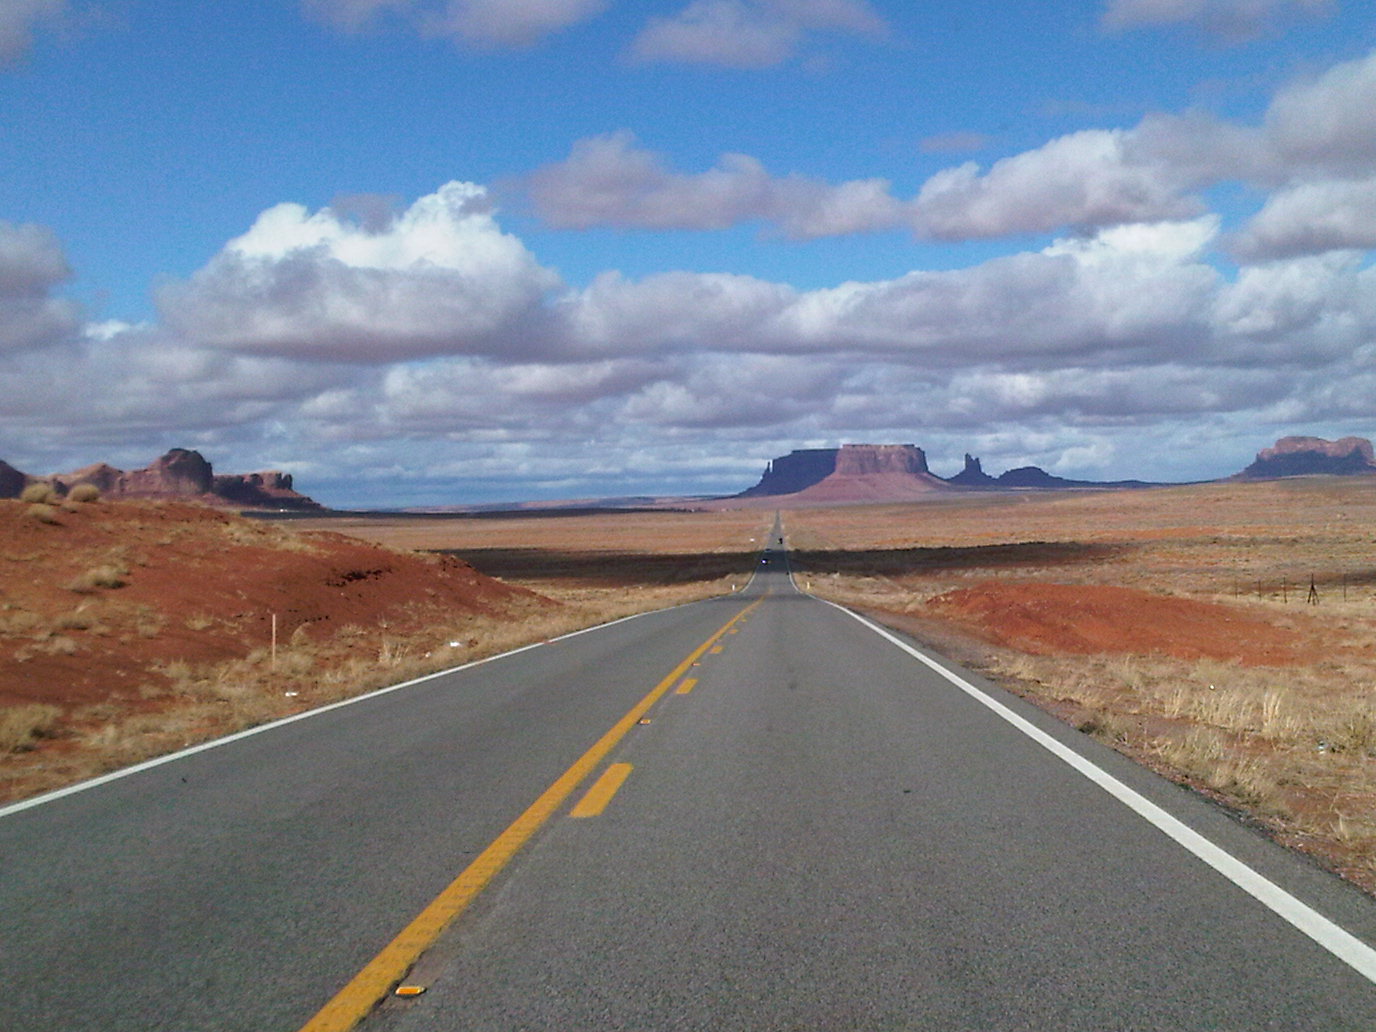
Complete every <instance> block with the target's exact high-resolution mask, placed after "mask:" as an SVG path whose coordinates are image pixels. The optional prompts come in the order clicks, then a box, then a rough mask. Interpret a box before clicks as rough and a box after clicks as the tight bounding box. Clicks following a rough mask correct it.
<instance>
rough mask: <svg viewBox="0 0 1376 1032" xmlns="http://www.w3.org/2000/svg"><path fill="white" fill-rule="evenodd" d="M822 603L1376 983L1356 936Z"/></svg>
mask: <svg viewBox="0 0 1376 1032" xmlns="http://www.w3.org/2000/svg"><path fill="white" fill-rule="evenodd" d="M813 597H816V596H813ZM818 601H821V602H826V604H827V605H829V606H832V607H833V608H835V609H839V610H841V612H843V613H845V614H846V615H847V616H851V617H854V618H855V619H856V620H859V621H860V623H862V624H864V625H865V626H866V627H868V628H869V629H870V630H872V631H874V633H875V634H878V635H879V636H880V637H881V638H885V639H887V640H888V641H890V642H892V643H893V644H894V645H897V646H898V647H899V648H900V649H902V650H903V651H904V652H906V653H908V655H910V656H912V657H913V658H914V659H916V660H918V661H919V662H920V663H924V664H926V665H927V666H929V667H931V668H932V669H933V670H935V671H936V672H937V673H938V674H940V675H941V676H942V677H944V678H945V679H946V680H948V681H950V682H951V683H952V684H953V685H955V686H956V687H957V688H959V689H960V690H961V691H963V692H965V694H967V695H969V696H970V697H971V698H973V699H974V700H975V701H976V702H979V703H980V704H981V705H983V706H987V707H988V708H989V709H991V710H992V711H993V712H994V713H996V714H997V715H998V716H1000V717H1002V718H1003V719H1004V720H1006V721H1007V722H1008V723H1010V724H1012V725H1013V726H1014V727H1015V728H1017V729H1018V730H1019V731H1021V732H1022V733H1023V734H1025V735H1027V737H1028V738H1031V739H1032V740H1033V741H1034V742H1036V743H1037V744H1038V745H1040V746H1041V747H1042V748H1044V749H1046V750H1047V751H1048V752H1050V753H1051V754H1052V755H1053V756H1055V757H1056V758H1057V759H1060V760H1062V761H1064V762H1065V763H1067V764H1069V765H1070V766H1071V767H1073V768H1074V769H1075V770H1076V771H1078V772H1079V773H1080V774H1083V775H1084V776H1085V777H1087V778H1088V779H1089V780H1090V781H1092V782H1094V783H1095V784H1096V785H1098V786H1099V787H1100V788H1102V789H1103V790H1104V791H1105V792H1107V793H1109V795H1111V796H1113V797H1114V798H1115V799H1117V800H1118V801H1119V802H1120V803H1122V804H1123V805H1124V806H1126V807H1128V808H1129V809H1130V810H1132V811H1133V812H1135V813H1136V814H1138V815H1139V816H1140V817H1143V818H1144V819H1146V820H1147V821H1148V822H1150V823H1151V824H1152V825H1153V826H1154V827H1156V828H1157V829H1158V830H1159V831H1161V832H1163V833H1164V834H1166V835H1168V836H1169V837H1170V838H1172V839H1174V840H1175V841H1176V842H1177V843H1179V844H1180V845H1182V846H1184V847H1185V848H1186V849H1187V850H1189V851H1190V852H1191V853H1193V854H1194V855H1195V856H1197V857H1198V858H1199V859H1201V860H1203V861H1204V862H1205V863H1206V864H1208V865H1209V866H1210V867H1212V868H1213V869H1214V870H1215V871H1217V872H1218V873H1219V874H1221V875H1223V876H1224V877H1225V878H1227V879H1228V880H1229V881H1231V882H1232V883H1233V884H1234V885H1237V886H1238V887H1239V888H1241V889H1242V890H1243V891H1244V892H1246V893H1247V894H1248V895H1250V896H1252V897H1253V898H1254V899H1256V900H1257V901H1258V902H1260V903H1261V904H1262V905H1264V906H1266V907H1267V908H1269V909H1270V910H1272V911H1273V912H1274V913H1276V914H1278V915H1279V916H1280V917H1282V918H1284V919H1285V920H1286V921H1288V922H1290V924H1292V925H1294V926H1295V927H1296V928H1298V929H1299V930H1300V931H1301V932H1303V933H1304V934H1305V935H1307V936H1309V938H1311V939H1313V940H1314V941H1315V942H1316V943H1318V944H1319V945H1320V946H1322V947H1323V948H1324V949H1326V950H1327V951H1328V952H1329V953H1331V954H1333V956H1335V957H1337V958H1338V959H1339V960H1341V961H1343V962H1344V963H1346V964H1348V965H1349V966H1350V967H1352V968H1353V969H1354V970H1355V971H1357V972H1358V973H1359V974H1361V975H1362V976H1363V977H1364V978H1366V979H1367V980H1368V981H1371V982H1376V950H1373V949H1372V948H1371V947H1370V946H1368V945H1367V944H1366V943H1364V942H1362V941H1361V940H1360V939H1358V938H1357V937H1356V936H1354V935H1353V934H1351V933H1350V932H1348V931H1346V930H1345V929H1343V928H1340V927H1339V926H1338V925H1336V924H1334V923H1333V922H1332V921H1330V920H1329V919H1328V918H1326V917H1324V916H1323V915H1322V914H1320V913H1319V912H1318V911H1316V910H1314V909H1313V908H1312V907H1310V906H1309V905H1308V904H1306V903H1302V902H1300V901H1299V900H1298V899H1296V898H1295V897H1294V896H1292V895H1290V893H1288V892H1286V891H1285V890H1284V889H1282V888H1281V887H1280V886H1279V885H1277V884H1276V883H1275V882H1273V881H1271V880H1269V879H1268V878H1265V877H1263V876H1262V875H1261V874H1258V873H1257V872H1256V871H1254V870H1253V869H1252V868H1250V867H1248V866H1247V865H1246V864H1244V863H1243V862H1242V861H1241V860H1239V859H1237V858H1236V857H1235V856H1233V855H1232V854H1231V853H1229V852H1227V851H1226V850H1224V849H1223V848H1222V847H1220V846H1218V845H1215V844H1214V843H1213V842H1212V841H1210V840H1209V839H1207V838H1205V837H1204V836H1203V835H1201V834H1199V832H1197V831H1195V830H1194V829H1193V828H1190V827H1189V826H1187V825H1186V824H1184V823H1183V822H1182V821H1180V820H1179V819H1178V818H1176V817H1173V816H1171V815H1170V814H1169V813H1167V812H1166V811H1165V810H1163V809H1162V808H1161V807H1159V806H1157V805H1156V804H1155V803H1153V802H1151V801H1150V800H1149V799H1147V798H1145V797H1144V796H1142V795H1141V794H1140V793H1138V792H1136V791H1134V790H1133V789H1131V788H1129V787H1128V786H1127V785H1125V784H1123V783H1122V782H1121V781H1119V780H1118V779H1117V778H1115V777H1113V775H1111V774H1109V773H1108V772H1107V771H1105V770H1103V769H1102V768H1101V767H1099V766H1097V765H1096V764H1094V763H1093V762H1091V761H1090V760H1088V759H1086V758H1085V757H1083V756H1081V755H1080V754H1079V753H1078V752H1076V751H1075V750H1074V749H1071V748H1070V747H1069V746H1067V745H1064V744H1062V743H1061V742H1058V741H1057V740H1056V739H1054V738H1052V737H1051V736H1050V735H1048V734H1047V733H1046V732H1045V731H1043V730H1042V729H1041V728H1039V727H1037V726H1036V725H1035V724H1032V723H1030V722H1029V721H1027V720H1026V719H1025V718H1023V717H1021V716H1019V715H1018V714H1016V713H1014V712H1013V711H1012V710H1011V709H1009V708H1008V707H1007V706H1005V705H1004V704H1003V703H1001V702H999V701H998V700H996V699H994V698H992V697H991V696H989V695H987V694H986V693H985V692H983V691H981V690H980V689H979V688H976V687H975V686H974V685H973V684H971V683H970V682H969V681H967V680H965V678H963V677H960V676H959V675H957V674H954V673H952V672H951V671H949V670H947V669H946V668H945V667H944V666H942V665H941V664H940V663H938V662H937V661H936V660H934V659H932V658H931V657H930V656H927V655H926V654H924V653H922V652H920V651H919V650H917V649H915V648H913V647H912V646H911V645H909V644H908V643H907V642H905V641H903V640H901V639H900V638H898V637H896V636H895V635H893V634H891V633H890V632H889V631H887V630H885V629H884V628H883V627H880V626H879V625H878V624H876V623H874V622H873V621H870V620H867V619H866V618H865V617H863V616H861V615H860V614H859V613H855V612H852V611H851V610H849V609H847V608H846V607H845V606H841V605H837V604H836V603H835V602H828V601H827V600H826V599H819V600H818Z"/></svg>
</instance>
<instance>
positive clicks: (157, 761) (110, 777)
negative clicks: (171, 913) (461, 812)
mask: <svg viewBox="0 0 1376 1032" xmlns="http://www.w3.org/2000/svg"><path fill="white" fill-rule="evenodd" d="M754 581H755V575H754V574H751V577H750V580H749V581H747V582H746V585H745V588H742V589H741V590H740V591H739V592H737V593H736V594H743V593H744V592H745V590H746V589H748V588H749V587H750V585H751V584H753V583H754ZM715 597H718V598H729V597H730V595H721V596H715ZM710 601H711V599H698V600H697V601H695V602H681V603H679V604H678V605H676V606H668V607H666V608H664V609H651V610H648V611H646V612H644V613H632V614H631V615H630V616H623V617H621V619H619V620H610V621H608V622H607V623H604V624H596V625H594V626H592V627H584V628H583V629H582V630H578V631H570V632H569V633H568V634H561V635H560V636H559V637H557V638H550V639H548V640H547V641H537V642H534V643H532V644H530V645H522V646H521V647H520V648H518V649H512V650H511V651H510V652H501V653H498V654H497V655H495V656H487V657H485V658H483V659H475V660H473V661H472V662H471V663H464V664H462V665H461V666H456V667H450V668H448V669H447V670H438V671H436V672H435V673H433V674H426V675H425V676H424V677H417V678H413V679H412V680H410V681H403V682H402V683H401V684H393V685H388V686H387V687H386V688H378V689H376V690H375V691H371V692H368V693H366V694H364V695H355V696H354V697H353V698H350V699H343V700H341V701H339V702H332V703H329V704H328V705H326V706H320V707H318V708H316V709H310V710H306V711H305V712H304V713H297V714H295V715H293V716H290V717H283V718H282V719H281V720H274V721H272V722H271V723H268V724H259V725H258V726H257V727H251V728H248V729H247V730H245V731H236V732H235V733H234V734H232V735H225V736H224V737H223V738H216V739H213V740H211V741H209V742H202V743H201V744H200V745H193V746H190V747H188V748H186V749H180V750H178V751H177V752H174V753H168V754H167V755H165V756H155V757H154V758H153V759H151V760H145V761H144V762H142V763H136V764H134V766H132V767H123V768H121V769H120V770H115V771H111V772H110V773H109V774H102V775H101V776H100V777H97V778H91V779H90V780H88V781H79V782H77V783H76V784H75V785H68V786H67V787H66V788H57V789H54V790H53V791H51V792H45V793H43V794H42V795H38V796H34V797H33V798H32V799H24V800H21V801H20V802H17V803H10V804H9V805H8V806H3V807H0V817H8V816H10V815H11V814H15V813H19V812H21V811H23V810H28V809H31V808H33V807H35V806H42V805H43V804H44V803H51V802H53V801H54V800H57V799H61V798H63V797H64V796H69V795H74V794H76V793H77V792H85V791H86V790H87V789H91V788H97V787H99V786H100V785H105V784H109V783H110V782H111V781H118V780H119V779H120V778H127V777H129V776H130V775H131V774H138V773H139V772H141V771H145V770H151V769H152V768H154V767H161V766H162V765H163V764H164V763H172V762H174V761H176V760H182V759H185V758H186V757H188V756H194V755H196V753H200V752H205V751H206V750H208V749H218V748H219V747H220V746H222V745H229V744H230V743H231V742H237V741H239V740H240V739H241V738H248V737H250V736H252V735H261V734H262V733H263V732H265V731H272V730H274V729H276V728H279V727H283V726H285V725H287V724H294V723H296V722H297V721H298V720H308V719H310V718H311V717H318V716H320V715H321V714H322V713H329V712H330V711H331V710H337V709H343V708H344V707H345V706H353V705H355V704H356V703H360V702H367V701H368V700H369V699H376V698H377V697H378V696H380V695H389V694H391V693H392V692H399V691H401V690H402V689H403V688H411V687H414V686H415V685H418V684H424V683H425V682H426V681H433V680H434V679H435V678H437V677H448V676H449V675H450V674H457V673H461V672H463V671H464V670H471V669H472V668H473V667H476V666H482V665H483V664H484V663H495V662H497V661H498V660H499V659H508V658H510V657H511V656H519V655H520V654H521V653H522V652H529V651H530V650H531V649H538V648H540V647H541V646H543V645H553V644H554V643H555V642H560V641H568V640H569V639H570V638H577V637H578V636H579V635H580V634H591V633H592V632H593V631H602V630H606V629H607V628H608V627H615V626H616V625H617V624H621V623H625V622H626V621H628V620H638V619H639V618H640V617H642V616H653V615H655V614H656V613H667V612H669V611H671V610H674V609H681V608H683V607H684V606H695V605H698V604H700V603H702V602H710Z"/></svg>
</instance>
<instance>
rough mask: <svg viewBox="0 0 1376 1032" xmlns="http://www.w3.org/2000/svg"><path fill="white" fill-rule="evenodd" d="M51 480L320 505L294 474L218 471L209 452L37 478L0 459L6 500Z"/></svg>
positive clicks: (170, 494) (136, 491) (162, 494)
mask: <svg viewBox="0 0 1376 1032" xmlns="http://www.w3.org/2000/svg"><path fill="white" fill-rule="evenodd" d="M37 482H42V483H48V484H51V485H52V486H53V487H54V488H55V489H56V490H57V492H58V493H59V494H62V495H65V494H67V492H69V491H70V490H71V489H72V488H73V487H75V486H76V485H77V484H93V485H95V486H96V487H97V488H99V489H100V493H101V494H102V495H104V496H105V497H107V498H178V499H183V500H189V501H201V502H205V503H208V504H210V505H227V506H234V507H237V508H241V509H319V508H321V506H320V504H319V503H318V502H315V501H313V500H312V499H310V498H307V497H306V496H305V495H303V494H299V493H298V492H296V491H295V490H293V489H292V480H291V475H290V474H289V473H279V472H275V471H271V472H264V473H231V474H220V475H217V474H216V473H215V471H214V469H213V468H212V467H211V465H210V463H209V462H207V461H206V459H205V456H203V455H201V453H200V452H196V451H191V450H190V449H187V448H173V449H172V450H171V451H169V452H168V453H167V454H166V455H163V456H161V457H160V458H158V459H157V460H155V461H154V462H152V463H151V464H150V465H148V466H146V467H144V468H143V469H135V470H128V471H126V470H122V469H116V468H115V467H114V466H111V465H108V464H107V463H103V462H100V463H96V464H94V465H91V466H83V467H82V468H81V469H78V470H73V471H72V472H71V473H54V474H52V475H51V476H46V477H35V476H28V475H26V474H23V473H20V472H19V471H18V470H16V469H14V467H13V466H10V465H8V464H7V463H4V462H0V498H17V497H18V496H19V494H20V493H21V492H22V491H23V490H24V487H25V486H26V485H27V484H30V483H37Z"/></svg>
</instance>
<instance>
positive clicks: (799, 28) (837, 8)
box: [631, 0, 886, 68]
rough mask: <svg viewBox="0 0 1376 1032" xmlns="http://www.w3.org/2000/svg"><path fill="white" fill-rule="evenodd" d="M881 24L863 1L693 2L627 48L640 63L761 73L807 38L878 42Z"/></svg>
mask: <svg viewBox="0 0 1376 1032" xmlns="http://www.w3.org/2000/svg"><path fill="white" fill-rule="evenodd" d="M885 30H886V26H885V23H884V20H883V19H882V18H881V17H880V16H879V14H878V13H877V12H876V11H875V10H874V8H873V7H872V6H871V5H870V4H869V3H868V2H867V0H693V2H692V3H690V4H688V5H687V6H686V7H685V8H683V10H682V11H680V12H679V13H678V14H676V15H673V16H672V17H668V18H653V19H651V20H650V22H649V23H648V24H647V25H646V26H645V28H644V29H643V30H642V31H641V33H640V35H639V36H637V37H636V39H635V41H634V42H633V43H632V45H631V55H632V57H633V58H635V59H636V60H639V61H646V62H658V61H668V62H680V63H691V64H715V65H725V66H728V67H733V68H767V67H772V66H774V65H779V64H783V63H784V62H785V61H787V60H789V59H790V58H792V57H793V56H794V55H795V54H796V53H797V52H798V50H799V48H800V47H801V46H802V44H803V42H804V41H805V40H806V38H807V37H808V36H809V34H812V33H818V32H842V33H850V34H860V35H870V36H879V35H882V34H883V33H884V32H885Z"/></svg>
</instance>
